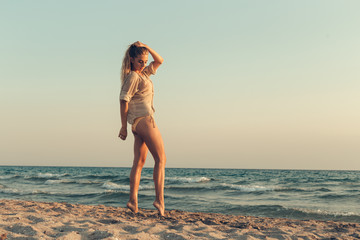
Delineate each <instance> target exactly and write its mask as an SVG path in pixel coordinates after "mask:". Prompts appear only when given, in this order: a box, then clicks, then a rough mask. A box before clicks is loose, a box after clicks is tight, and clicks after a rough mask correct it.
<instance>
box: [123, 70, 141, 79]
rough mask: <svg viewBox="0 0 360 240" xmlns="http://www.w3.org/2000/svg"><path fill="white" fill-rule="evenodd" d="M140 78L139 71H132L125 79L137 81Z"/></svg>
mask: <svg viewBox="0 0 360 240" xmlns="http://www.w3.org/2000/svg"><path fill="white" fill-rule="evenodd" d="M139 78H140V76H139V74H138V73H137V72H134V71H131V72H130V73H129V74H128V75H127V76H126V77H125V81H128V80H130V81H136V80H138V79H139Z"/></svg>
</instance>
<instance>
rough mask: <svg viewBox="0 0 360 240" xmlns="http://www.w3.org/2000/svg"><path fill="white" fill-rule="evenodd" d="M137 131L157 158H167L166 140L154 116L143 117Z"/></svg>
mask: <svg viewBox="0 0 360 240" xmlns="http://www.w3.org/2000/svg"><path fill="white" fill-rule="evenodd" d="M136 133H137V134H138V135H139V136H140V137H141V138H142V139H143V141H144V142H145V144H146V146H147V147H148V149H149V150H150V152H151V154H152V155H153V157H154V159H155V160H165V149H164V142H163V139H162V137H161V134H160V131H159V129H158V127H157V126H156V124H155V121H154V119H153V118H152V117H150V116H148V117H146V118H144V119H142V120H141V121H140V122H139V124H138V125H137V127H136Z"/></svg>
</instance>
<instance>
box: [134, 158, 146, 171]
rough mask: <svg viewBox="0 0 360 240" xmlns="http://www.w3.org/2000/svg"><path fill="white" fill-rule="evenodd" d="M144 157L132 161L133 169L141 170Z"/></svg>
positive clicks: (144, 160)
mask: <svg viewBox="0 0 360 240" xmlns="http://www.w3.org/2000/svg"><path fill="white" fill-rule="evenodd" d="M145 162H146V157H138V158H135V159H134V167H136V168H139V169H142V168H143V167H144V165H145Z"/></svg>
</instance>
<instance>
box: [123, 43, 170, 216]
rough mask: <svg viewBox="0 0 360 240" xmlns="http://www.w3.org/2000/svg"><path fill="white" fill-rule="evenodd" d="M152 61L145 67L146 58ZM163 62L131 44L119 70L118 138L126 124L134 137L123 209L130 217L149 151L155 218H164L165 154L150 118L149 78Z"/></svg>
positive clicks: (140, 45)
mask: <svg viewBox="0 0 360 240" xmlns="http://www.w3.org/2000/svg"><path fill="white" fill-rule="evenodd" d="M149 53H150V54H151V56H152V58H153V59H154V61H153V62H151V63H150V64H149V65H148V66H146V64H147V61H148V55H149ZM162 62H163V58H162V57H161V56H160V55H159V54H158V53H156V52H155V51H154V50H153V49H151V48H150V47H149V46H147V45H145V44H143V43H141V42H135V43H133V44H132V45H130V47H129V48H128V50H127V51H126V53H125V57H124V60H123V63H122V68H121V81H122V87H121V93H120V115H121V124H122V127H121V129H120V133H119V137H120V138H121V139H122V140H125V139H126V137H127V122H129V123H130V124H131V125H132V127H131V130H132V132H133V134H134V138H135V142H134V162H133V166H132V169H131V173H130V200H129V202H128V203H127V207H128V208H129V209H130V210H131V211H133V212H134V213H137V212H138V190H139V184H140V177H141V170H142V168H143V166H144V164H145V160H146V155H147V152H148V150H150V152H151V154H152V156H153V158H154V160H155V166H154V173H153V178H154V184H155V193H156V199H155V201H154V206H155V207H156V208H157V209H158V211H159V214H160V215H161V216H164V212H165V203H164V179H165V162H166V157H165V151H164V143H163V140H162V138H161V134H160V131H159V129H158V128H157V126H156V124H155V121H154V118H153V114H154V111H155V110H154V107H153V96H154V90H153V84H152V82H151V80H150V78H149V77H150V75H151V74H155V73H156V70H157V69H158V67H159V66H160V65H161V64H162Z"/></svg>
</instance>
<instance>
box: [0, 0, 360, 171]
mask: <svg viewBox="0 0 360 240" xmlns="http://www.w3.org/2000/svg"><path fill="white" fill-rule="evenodd" d="M359 9H360V2H359V1H356V0H354V1H350V0H338V1H331V0H323V1H321V0H317V1H314V0H301V1H300V0H299V1H289V0H282V1H280V0H278V1H268V0H262V1H261V0H255V1H254V0H247V1H239V0H237V1H226V0H225V1H190V0H189V1H137V2H136V5H135V4H134V2H132V1H88V0H87V1H45V0H44V1H40V0H39V1H3V0H0V31H1V38H0V52H1V54H0V64H1V70H0V79H1V85H0V108H1V125H0V130H1V135H0V144H1V151H0V165H63V166H114V167H115V166H122V167H127V166H131V163H132V157H133V156H132V145H133V137H132V136H131V135H130V137H129V138H128V139H127V140H126V142H123V141H121V140H119V139H118V138H117V134H118V131H119V128H120V118H119V103H118V97H119V90H120V79H119V73H120V66H121V61H122V58H123V54H124V52H125V50H126V48H127V46H128V45H129V44H131V43H132V42H135V41H138V40H139V41H142V42H144V43H146V44H148V45H149V46H151V47H152V48H153V49H155V50H156V51H157V52H158V53H159V54H160V55H162V56H163V58H164V59H165V62H164V64H163V65H162V66H161V67H160V68H159V70H158V73H157V75H155V76H153V77H152V80H153V82H154V86H155V100H154V101H155V108H156V115H155V119H156V121H157V123H158V125H159V128H160V130H161V132H162V135H163V138H164V140H165V148H166V154H167V158H168V162H167V166H168V167H189V168H191V167H201V168H206V167H218V168H221V167H225V168H278V169H284V168H286V169H352V170H360V150H359V149H360V148H359V145H360V126H359V122H360V111H359V106H360V94H359V90H360V81H359V80H360V66H359V65H360V45H359V42H360V30H359V27H358V26H360V15H359V14H358V10H359ZM152 165H153V160H152V158H151V157H149V158H148V161H147V164H146V166H149V167H150V166H152Z"/></svg>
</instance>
